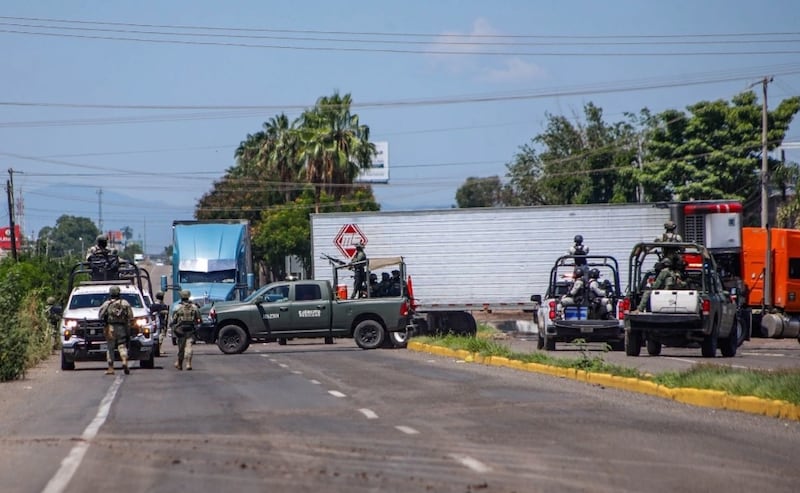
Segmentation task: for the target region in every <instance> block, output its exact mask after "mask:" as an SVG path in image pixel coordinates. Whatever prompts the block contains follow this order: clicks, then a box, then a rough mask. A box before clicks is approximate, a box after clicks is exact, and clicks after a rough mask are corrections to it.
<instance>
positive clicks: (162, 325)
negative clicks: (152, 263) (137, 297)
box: [150, 291, 169, 354]
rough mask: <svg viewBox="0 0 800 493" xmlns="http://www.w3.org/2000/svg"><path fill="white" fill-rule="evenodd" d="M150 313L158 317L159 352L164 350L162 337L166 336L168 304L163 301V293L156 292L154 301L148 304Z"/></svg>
mask: <svg viewBox="0 0 800 493" xmlns="http://www.w3.org/2000/svg"><path fill="white" fill-rule="evenodd" d="M150 313H151V314H152V315H156V316H157V317H158V345H159V347H160V348H161V353H162V354H166V353H165V352H164V349H163V348H164V338H165V337H166V336H167V319H168V318H169V305H167V304H166V303H164V293H163V292H162V291H159V292H157V293H156V302H155V303H153V304H151V305H150Z"/></svg>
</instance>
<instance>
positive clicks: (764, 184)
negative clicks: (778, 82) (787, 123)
mask: <svg viewBox="0 0 800 493" xmlns="http://www.w3.org/2000/svg"><path fill="white" fill-rule="evenodd" d="M770 82H772V77H764V79H763V80H762V81H761V87H762V91H763V96H762V101H761V227H762V228H766V227H767V225H768V224H769V150H768V149H767V146H768V141H767V126H768V125H769V118H768V114H767V85H768V84H769V83H770Z"/></svg>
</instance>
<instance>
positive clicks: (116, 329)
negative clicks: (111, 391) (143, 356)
mask: <svg viewBox="0 0 800 493" xmlns="http://www.w3.org/2000/svg"><path fill="white" fill-rule="evenodd" d="M108 294H109V299H107V300H106V301H104V302H103V304H102V305H100V312H99V313H100V319H101V320H103V321H104V322H105V323H106V326H105V329H104V330H103V334H104V335H105V336H106V361H107V362H108V369H106V375H113V374H114V349H115V348H116V350H117V351H119V357H120V359H121V360H122V371H124V372H125V374H126V375H128V374H129V373H130V370H129V369H128V338H129V330H130V324H131V321H133V308H131V305H130V303H128V302H127V301H126V300H124V299H122V298H120V296H119V286H111V287H110V288H108Z"/></svg>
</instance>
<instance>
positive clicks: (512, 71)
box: [428, 17, 544, 83]
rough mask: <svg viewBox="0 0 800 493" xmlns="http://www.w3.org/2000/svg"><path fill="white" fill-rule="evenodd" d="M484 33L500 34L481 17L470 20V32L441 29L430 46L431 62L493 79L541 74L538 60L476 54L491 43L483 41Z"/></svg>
mask: <svg viewBox="0 0 800 493" xmlns="http://www.w3.org/2000/svg"><path fill="white" fill-rule="evenodd" d="M483 36H502V33H501V32H500V31H498V30H497V29H495V28H494V27H492V25H491V24H490V23H489V21H488V20H487V19H485V18H483V17H479V18H477V19H475V20H474V21H473V23H472V28H471V29H470V31H469V32H466V33H463V32H458V31H447V32H443V33H442V34H441V35H439V37H438V38H437V39H436V41H434V43H433V44H432V45H431V46H430V47H429V50H428V51H429V54H428V58H429V60H430V61H431V65H432V66H433V68H434V69H437V70H442V71H445V72H447V73H450V74H453V75H460V76H465V77H471V78H473V79H476V80H481V81H485V82H494V83H510V82H519V81H526V80H531V79H534V78H537V77H541V76H543V75H544V70H543V69H542V68H541V67H539V66H538V65H537V64H535V63H532V62H527V61H525V60H523V59H521V58H519V57H514V56H508V57H496V56H486V55H481V54H479V53H489V52H491V50H492V47H491V46H486V45H485V44H486V43H488V42H490V41H491V39H487V38H485V37H483ZM445 52H446V53H445Z"/></svg>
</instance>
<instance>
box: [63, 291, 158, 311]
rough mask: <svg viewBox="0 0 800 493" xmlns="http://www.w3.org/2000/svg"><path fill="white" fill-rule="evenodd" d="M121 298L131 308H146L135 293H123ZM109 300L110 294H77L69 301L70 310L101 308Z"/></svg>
mask: <svg viewBox="0 0 800 493" xmlns="http://www.w3.org/2000/svg"><path fill="white" fill-rule="evenodd" d="M121 298H122V299H124V300H125V301H127V302H128V303H130V305H131V308H142V307H144V304H143V302H142V298H140V297H139V295H137V294H135V293H123V294H122V295H121ZM107 299H108V294H106V293H91V294H89V293H87V294H76V295H75V296H73V297H72V299H71V300H69V308H70V309H71V310H75V309H78V308H100V305H102V304H103V302H104V301H105V300H107Z"/></svg>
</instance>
